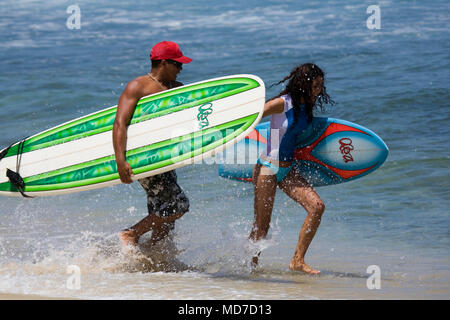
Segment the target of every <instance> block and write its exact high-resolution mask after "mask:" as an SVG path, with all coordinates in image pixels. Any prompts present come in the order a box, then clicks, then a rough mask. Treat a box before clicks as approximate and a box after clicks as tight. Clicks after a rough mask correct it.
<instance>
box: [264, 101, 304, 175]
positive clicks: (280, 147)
mask: <svg viewBox="0 0 450 320" xmlns="http://www.w3.org/2000/svg"><path fill="white" fill-rule="evenodd" d="M281 98H282V99H283V100H284V112H283V113H279V114H274V115H272V117H271V119H270V130H269V139H268V143H267V150H266V151H265V152H264V153H263V154H262V156H263V157H260V158H259V159H258V161H257V163H259V164H261V165H263V166H266V167H268V168H269V169H270V170H271V171H272V172H273V173H274V174H275V176H276V178H277V182H280V181H281V180H283V179H284V178H286V176H287V175H288V173H289V172H290V171H291V168H292V164H291V165H290V166H289V167H279V166H277V165H276V164H277V163H278V162H279V161H287V162H292V161H293V160H294V152H295V148H296V145H297V137H298V135H299V134H301V133H302V132H304V131H305V130H306V128H307V127H308V124H309V123H308V115H307V114H306V108H305V105H304V104H301V105H300V112H299V115H298V117H297V119H295V112H294V104H293V101H292V98H291V96H290V95H288V94H286V95H282V96H281ZM294 120H295V121H294Z"/></svg>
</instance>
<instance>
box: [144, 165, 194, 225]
mask: <svg viewBox="0 0 450 320" xmlns="http://www.w3.org/2000/svg"><path fill="white" fill-rule="evenodd" d="M139 183H140V184H141V186H142V187H143V188H144V189H145V191H146V192H147V208H148V213H149V214H152V213H154V214H156V215H157V216H159V217H170V216H172V215H174V214H178V213H185V212H186V211H188V210H189V199H188V198H187V197H186V195H185V194H184V192H183V190H182V189H181V188H180V186H179V185H178V183H177V174H176V173H175V170H172V171H168V172H164V173H161V174H158V175H156V176H150V177H147V178H143V179H139Z"/></svg>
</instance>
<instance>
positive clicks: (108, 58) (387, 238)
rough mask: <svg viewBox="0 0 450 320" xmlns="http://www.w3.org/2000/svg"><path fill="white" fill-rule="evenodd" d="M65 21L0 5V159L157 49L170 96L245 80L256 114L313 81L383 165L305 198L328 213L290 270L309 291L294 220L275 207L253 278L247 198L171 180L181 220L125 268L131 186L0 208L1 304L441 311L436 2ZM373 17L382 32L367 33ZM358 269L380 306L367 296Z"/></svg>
mask: <svg viewBox="0 0 450 320" xmlns="http://www.w3.org/2000/svg"><path fill="white" fill-rule="evenodd" d="M73 4H75V3H74V2H72V1H54V0H52V1H45V2H40V1H23V0H22V1H12V0H7V1H3V2H2V10H1V11H0V26H1V27H0V82H1V84H2V85H1V86H0V118H1V119H2V124H1V126H0V147H6V146H8V145H9V144H10V143H12V142H14V141H17V140H19V139H21V138H23V137H26V136H29V135H32V134H35V133H37V132H39V131H42V130H44V129H47V128H50V127H52V126H55V125H57V124H59V123H61V122H63V121H68V120H71V119H73V118H76V117H79V116H82V115H85V114H89V113H91V112H94V111H97V110H100V109H103V108H106V107H108V106H111V105H115V104H116V103H117V100H118V98H119V96H120V93H121V92H122V90H123V89H124V87H125V85H126V83H127V82H128V81H130V80H131V79H133V78H135V77H137V76H139V75H142V74H145V73H147V72H148V71H149V68H150V64H149V61H148V55H149V51H150V49H151V47H152V46H153V45H154V44H155V43H157V42H159V41H163V40H172V41H176V42H178V43H179V44H180V45H181V48H182V50H183V52H184V54H185V55H187V56H189V57H192V58H193V59H194V61H193V62H192V63H191V64H189V65H186V66H184V68H183V71H182V72H181V74H180V75H179V80H180V81H182V82H183V83H185V84H187V83H191V82H196V81H200V80H204V79H208V78H213V77H218V76H224V75H230V74H238V73H250V74H255V75H258V76H259V77H261V78H262V79H263V81H264V82H265V84H266V87H267V97H271V96H274V95H276V94H277V93H278V92H279V91H280V90H281V89H282V87H281V86H274V87H270V88H269V86H270V85H271V84H273V83H275V82H278V81H279V80H281V79H282V78H284V76H286V75H287V74H288V73H289V72H290V70H291V69H292V68H293V67H294V66H296V65H297V64H300V63H304V62H314V63H316V64H317V65H319V66H320V67H321V68H322V69H323V70H324V71H325V72H326V86H327V90H328V92H329V94H330V95H331V97H332V98H333V99H334V100H335V101H336V102H337V104H336V105H335V106H333V107H328V108H327V110H326V111H325V112H324V113H321V114H320V115H321V116H332V117H336V118H341V119H346V120H349V121H352V122H356V123H359V124H361V125H363V126H365V127H367V128H369V129H371V130H373V131H374V132H376V133H377V134H378V135H379V136H380V137H381V138H383V140H384V141H385V142H386V144H387V145H388V146H389V149H390V154H389V157H388V159H387V160H386V162H385V164H384V165H383V166H382V167H381V168H379V169H378V170H376V171H375V172H373V173H371V174H370V175H368V176H366V177H364V178H362V179H359V180H356V181H352V182H348V183H345V184H340V185H335V186H329V187H321V188H318V189H317V191H318V193H319V194H320V196H321V197H322V199H323V200H324V202H325V204H326V211H325V213H324V216H323V219H322V223H321V226H320V228H319V230H318V232H317V234H316V236H315V238H314V240H313V242H312V244H311V246H310V249H309V251H308V254H307V256H306V261H307V262H308V263H309V264H310V265H311V266H313V267H316V268H319V269H320V270H322V274H321V275H320V276H308V275H304V274H301V273H298V272H292V271H290V270H289V261H290V259H291V257H292V255H293V252H294V248H295V245H296V243H297V238H298V232H299V230H300V227H301V225H302V223H303V220H304V218H305V216H306V213H305V211H304V210H303V209H302V208H301V207H299V206H298V205H296V204H295V203H294V202H293V201H291V200H290V199H289V198H288V197H287V196H286V195H284V194H283V193H282V192H281V191H279V192H278V193H277V198H276V202H275V207H274V211H273V219H272V226H271V231H270V233H269V237H268V239H267V240H265V241H263V242H261V243H260V244H259V247H260V248H261V249H262V255H261V258H260V266H259V267H258V268H257V269H256V270H252V269H251V268H250V266H249V260H250V257H251V253H252V252H254V250H255V246H254V245H252V244H250V243H249V241H248V240H247V239H248V234H249V232H250V228H251V224H252V221H253V190H252V186H251V185H249V184H244V183H238V182H234V181H230V180H225V179H222V178H219V177H218V175H217V166H216V165H194V166H189V167H184V168H181V169H179V170H177V172H178V177H179V184H180V185H181V186H182V188H183V189H184V190H185V192H186V194H187V195H188V196H189V198H190V202H191V209H190V212H188V213H186V214H185V216H184V217H183V218H181V219H180V220H179V221H178V222H177V225H176V228H175V232H174V234H173V236H172V237H171V238H170V239H167V241H165V243H161V244H160V245H158V246H156V247H150V246H149V245H148V239H149V235H146V236H144V237H143V239H142V240H141V243H140V247H139V249H140V250H139V252H138V253H135V254H126V253H124V252H123V251H122V250H121V245H120V241H119V237H118V232H119V231H120V230H121V229H123V228H126V227H129V226H131V225H133V224H135V223H136V222H137V221H139V220H140V219H142V218H143V217H145V216H146V214H147V209H146V200H145V194H144V192H143V190H142V188H141V187H140V186H139V185H138V184H137V183H134V184H131V185H118V186H115V187H110V188H105V189H100V190H95V191H90V192H83V193H77V194H70V195H64V196H57V197H47V198H36V199H22V198H8V197H1V198H0V294H6V295H7V294H20V295H26V294H32V295H40V296H44V297H57V298H81V299H187V300H190V299H280V300H287V299H449V298H450V261H449V260H450V259H449V257H450V241H449V240H450V214H449V211H450V210H449V208H450V183H449V182H450V169H449V168H450V148H449V147H450V143H449V140H448V137H449V136H450V126H449V120H450V107H449V102H448V101H450V92H449V81H448V80H449V67H450V32H449V29H448V23H449V12H450V4H449V3H448V1H444V0H437V1H406V0H405V1H377V2H376V3H373V2H372V1H356V0H350V1H345V2H342V1H293V0H292V1H263V2H261V1H256V0H249V1H245V2H243V1H240V2H235V1H218V0H213V1H171V2H170V3H167V2H166V1H161V0H155V1H136V2H129V3H127V2H124V1H116V0H114V1H104V0H100V1H95V2H92V1H77V2H76V4H77V5H78V7H79V9H80V13H81V18H80V28H79V29H69V28H68V27H67V25H66V21H67V19H68V18H69V16H70V15H71V13H67V11H66V10H67V9H68V7H69V6H71V5H73ZM373 4H376V5H378V6H379V10H380V18H381V24H380V29H369V28H368V26H367V20H368V18H369V17H370V16H371V14H372V12H369V13H367V8H368V7H369V6H370V5H373ZM318 115H319V114H318ZM73 266H75V267H73ZM369 266H376V268H377V270H378V271H379V275H380V281H379V284H380V286H379V287H378V288H373V286H372V287H371V286H370V285H368V282H369V284H370V283H375V282H371V279H372V277H373V276H374V275H373V274H372V271H370V270H372V269H371V268H369ZM73 268H75V269H73ZM73 270H75V271H73ZM368 270H369V271H368ZM74 276H77V277H78V278H77V279H78V280H79V282H76V281H75V282H74V280H73V279H75V278H74ZM76 284H78V285H79V286H77V285H76ZM370 288H372V289H370Z"/></svg>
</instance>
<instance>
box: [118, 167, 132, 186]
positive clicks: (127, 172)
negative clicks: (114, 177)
mask: <svg viewBox="0 0 450 320" xmlns="http://www.w3.org/2000/svg"><path fill="white" fill-rule="evenodd" d="M117 171H118V172H119V176H120V181H122V183H126V184H130V183H132V182H133V180H132V177H134V174H133V170H132V169H131V166H130V164H129V163H128V162H126V161H124V162H120V163H119V162H118V163H117Z"/></svg>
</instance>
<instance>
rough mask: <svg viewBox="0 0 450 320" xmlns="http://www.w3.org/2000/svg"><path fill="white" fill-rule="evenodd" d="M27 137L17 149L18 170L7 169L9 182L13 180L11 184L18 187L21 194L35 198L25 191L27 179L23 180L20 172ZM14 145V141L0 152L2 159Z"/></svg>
mask: <svg viewBox="0 0 450 320" xmlns="http://www.w3.org/2000/svg"><path fill="white" fill-rule="evenodd" d="M26 139H27V138H24V139H22V140H21V141H20V142H19V146H18V150H17V158H16V171H15V172H14V171H12V170H10V169H6V176H7V177H8V179H9V182H11V184H12V185H13V186H14V187H16V188H17V190H19V192H20V194H21V195H22V196H23V197H24V198H34V197H32V196H29V195H27V194H25V192H24V190H25V181H24V180H23V178H22V177H21V176H20V174H19V169H20V162H21V161H22V153H23V146H24V143H25V140H26ZM13 145H14V143H13V144H12V145H10V146H9V147H8V148H6V149H5V150H3V151H2V152H1V153H0V161H1V160H2V159H3V158H4V157H5V156H6V154H7V153H8V151H9V149H10V148H11V147H12V146H13Z"/></svg>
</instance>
